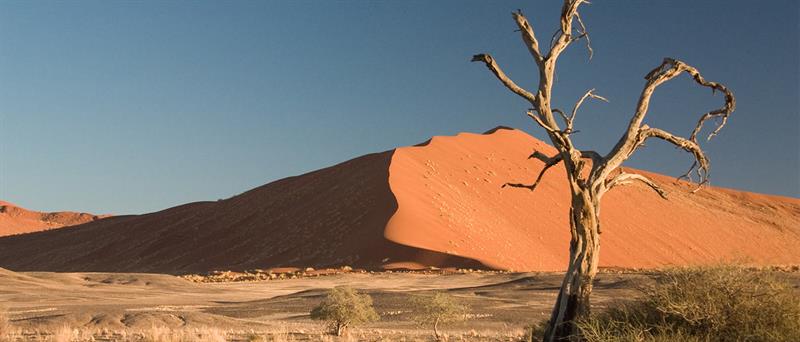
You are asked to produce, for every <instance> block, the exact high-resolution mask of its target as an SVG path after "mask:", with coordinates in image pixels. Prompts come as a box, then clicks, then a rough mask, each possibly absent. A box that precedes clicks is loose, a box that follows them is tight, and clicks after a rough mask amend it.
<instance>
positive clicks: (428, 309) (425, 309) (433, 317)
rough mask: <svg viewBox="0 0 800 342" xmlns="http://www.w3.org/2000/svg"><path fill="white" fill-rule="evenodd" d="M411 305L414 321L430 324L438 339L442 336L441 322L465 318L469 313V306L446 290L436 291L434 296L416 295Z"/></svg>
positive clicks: (424, 324)
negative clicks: (445, 291) (440, 331)
mask: <svg viewBox="0 0 800 342" xmlns="http://www.w3.org/2000/svg"><path fill="white" fill-rule="evenodd" d="M411 305H412V307H413V317H414V321H416V322H417V324H419V325H423V326H427V325H430V326H431V327H432V328H433V335H434V336H435V337H436V339H437V340H439V339H440V338H441V336H440V335H439V325H440V324H443V323H449V322H455V321H462V320H465V319H466V318H467V314H468V313H469V307H467V306H466V305H464V304H461V303H459V302H458V300H457V299H456V298H455V297H453V296H451V295H449V294H447V293H444V292H436V293H435V294H433V295H432V296H417V297H414V299H412V301H411Z"/></svg>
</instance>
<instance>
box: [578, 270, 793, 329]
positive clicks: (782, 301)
mask: <svg viewBox="0 0 800 342" xmlns="http://www.w3.org/2000/svg"><path fill="white" fill-rule="evenodd" d="M642 291H643V294H644V295H643V297H642V298H641V299H638V300H634V301H632V302H628V303H624V304H620V305H617V306H614V307H612V308H610V309H609V310H607V311H606V312H604V313H601V314H599V315H596V316H594V317H592V318H591V319H589V320H587V321H584V322H579V324H578V325H579V327H580V329H581V332H582V334H583V336H584V338H586V340H587V341H787V342H788V341H800V296H798V293H797V290H796V289H793V288H792V286H791V285H789V284H788V283H786V282H784V281H781V280H780V279H778V278H777V277H776V275H775V273H771V272H767V271H759V270H748V269H745V268H742V267H737V266H715V267H705V268H676V269H670V270H666V271H663V272H661V273H659V275H657V276H656V284H655V285H654V286H650V287H646V288H644V289H642Z"/></svg>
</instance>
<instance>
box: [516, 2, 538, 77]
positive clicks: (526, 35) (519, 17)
mask: <svg viewBox="0 0 800 342" xmlns="http://www.w3.org/2000/svg"><path fill="white" fill-rule="evenodd" d="M511 15H512V16H513V17H514V21H515V22H517V26H518V27H519V32H520V34H521V35H522V40H523V41H524V42H525V46H526V47H528V51H529V52H530V53H531V56H533V60H534V61H536V64H537V65H540V66H541V65H542V61H543V60H544V57H543V56H542V53H541V52H540V51H539V41H538V40H536V35H535V34H534V33H533V26H531V24H530V23H528V19H527V18H525V16H524V15H523V14H522V11H520V10H517V12H514V13H511Z"/></svg>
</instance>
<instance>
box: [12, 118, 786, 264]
mask: <svg viewBox="0 0 800 342" xmlns="http://www.w3.org/2000/svg"><path fill="white" fill-rule="evenodd" d="M533 150H539V151H541V152H543V153H545V154H548V155H552V154H553V153H555V150H554V149H553V148H552V147H551V146H549V145H547V144H545V143H543V142H541V141H538V140H536V139H534V138H533V137H531V136H529V135H527V134H525V133H524V132H522V131H518V130H512V129H506V128H498V129H495V130H492V131H489V132H487V133H486V134H470V133H465V134H459V135H458V136H455V137H434V138H433V139H431V140H430V141H428V142H427V143H425V144H420V145H417V146H411V147H403V148H398V149H396V150H393V151H387V152H383V153H375V154H370V155H365V156H362V157H359V158H355V159H352V160H350V161H346V162H344V163H341V164H338V165H335V166H332V167H329V168H325V169H321V170H318V171H314V172H311V173H307V174H304V175H301V176H296V177H289V178H285V179H282V180H278V181H275V182H273V183H270V184H267V185H264V186H261V187H258V188H256V189H253V190H250V191H248V192H245V193H243V194H240V195H238V196H235V197H232V198H230V199H226V200H221V201H217V202H197V203H190V204H186V205H182V206H178V207H174V208H170V209H167V210H164V211H160V212H156V213H151V214H145V215H138V216H120V217H112V218H108V219H104V220H100V221H96V222H91V223H87V224H83V225H80V226H75V227H69V228H63V229H57V230H52V231H46V232H39V233H33V234H24V235H19V236H11V237H5V238H0V267H5V268H9V269H12V270H17V271H23V270H37V271H109V272H163V273H188V272H205V271H211V270H227V269H230V270H245V269H254V268H272V267H307V266H311V267H317V268H319V267H331V266H342V265H350V266H353V267H363V268H368V269H379V268H419V267H424V266H438V267H444V266H454V267H478V266H481V267H489V268H498V269H513V270H520V271H523V270H524V271H528V270H530V271H542V270H561V269H563V267H564V265H566V261H567V256H568V251H567V243H568V240H569V228H568V219H567V214H568V211H569V207H568V203H569V197H568V196H569V195H568V189H567V183H566V182H565V181H564V179H565V174H564V170H563V168H558V167H554V168H553V169H552V170H551V171H550V172H549V173H548V174H547V175H546V176H545V177H544V179H543V183H542V184H540V186H539V187H538V188H537V189H536V191H535V192H530V191H528V190H525V189H517V188H502V187H501V186H502V184H503V183H505V182H525V183H527V182H530V180H532V179H533V178H535V175H536V174H537V173H538V172H539V170H540V169H541V167H542V163H541V162H539V161H537V160H529V159H527V156H528V155H530V153H531V152H532V151H533ZM648 175H650V176H651V177H653V178H655V180H656V181H658V182H659V183H661V184H662V186H663V187H664V188H666V190H667V191H669V192H670V199H669V200H668V201H665V200H662V199H660V197H658V196H657V195H655V194H654V193H652V192H651V191H650V190H649V189H646V188H642V187H639V186H638V185H632V186H628V187H621V188H618V189H615V190H614V191H612V192H610V193H609V194H608V195H607V196H606V197H605V198H604V200H603V204H602V215H601V216H602V220H603V227H602V229H603V235H602V241H601V243H602V246H603V247H602V253H601V258H600V259H601V265H602V266H619V267H654V266H661V265H672V264H675V265H678V264H698V263H709V262H715V261H718V260H721V259H732V258H736V259H743V260H745V261H751V262H754V263H766V264H786V263H800V250H798V249H797V248H795V247H794V246H797V245H799V244H800V200H797V199H791V198H783V197H777V196H766V195H758V194H752V193H746V192H739V191H733V190H725V189H718V188H711V187H709V188H705V189H704V190H702V191H700V192H699V193H697V194H694V195H692V194H689V193H688V189H689V185H687V184H685V183H675V182H674V181H673V179H672V178H669V177H664V176H660V175H655V174H650V173H648Z"/></svg>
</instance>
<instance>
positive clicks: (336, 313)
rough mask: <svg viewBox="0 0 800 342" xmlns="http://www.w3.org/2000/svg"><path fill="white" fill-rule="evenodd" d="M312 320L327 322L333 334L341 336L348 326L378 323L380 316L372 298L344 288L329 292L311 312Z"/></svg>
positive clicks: (336, 288)
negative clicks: (373, 305)
mask: <svg viewBox="0 0 800 342" xmlns="http://www.w3.org/2000/svg"><path fill="white" fill-rule="evenodd" d="M311 318H312V319H317V320H322V321H325V322H326V323H327V324H328V327H329V328H330V329H331V332H332V333H334V334H336V336H341V335H342V333H343V332H344V330H345V329H346V328H347V327H348V326H350V325H355V324H359V323H367V322H373V321H377V320H378V318H379V316H378V314H377V313H376V312H375V309H374V308H373V307H372V297H370V296H369V295H368V294H360V293H358V292H357V291H356V290H354V289H352V288H350V287H345V286H342V287H335V288H333V289H331V290H330V292H328V295H327V297H325V299H323V300H322V303H320V304H319V305H318V306H317V307H315V308H314V309H313V310H311Z"/></svg>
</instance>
